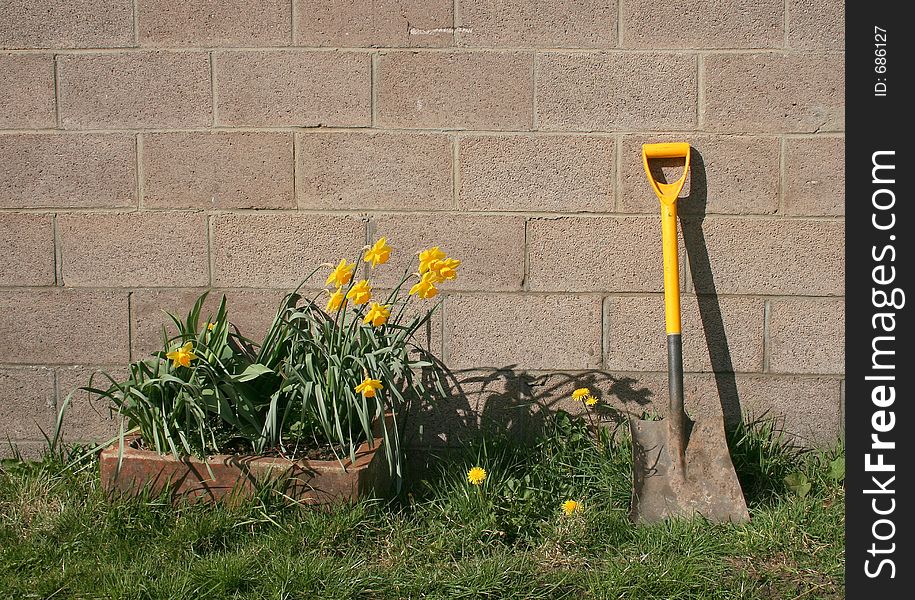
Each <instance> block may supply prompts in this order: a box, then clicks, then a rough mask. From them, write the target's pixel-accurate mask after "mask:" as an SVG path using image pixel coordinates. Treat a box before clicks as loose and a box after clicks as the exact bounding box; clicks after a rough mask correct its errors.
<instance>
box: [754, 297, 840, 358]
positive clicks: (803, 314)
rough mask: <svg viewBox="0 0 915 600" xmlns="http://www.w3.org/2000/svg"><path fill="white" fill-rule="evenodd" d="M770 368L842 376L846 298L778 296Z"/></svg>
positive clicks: (772, 316) (772, 312) (773, 308)
mask: <svg viewBox="0 0 915 600" xmlns="http://www.w3.org/2000/svg"><path fill="white" fill-rule="evenodd" d="M769 370H770V371H771V372H773V373H791V374H797V373H800V374H811V375H820V374H824V375H839V374H842V373H844V372H845V301H844V300H843V299H838V300H832V299H818V298H817V299H815V298H777V299H773V300H771V303H770V313H769Z"/></svg>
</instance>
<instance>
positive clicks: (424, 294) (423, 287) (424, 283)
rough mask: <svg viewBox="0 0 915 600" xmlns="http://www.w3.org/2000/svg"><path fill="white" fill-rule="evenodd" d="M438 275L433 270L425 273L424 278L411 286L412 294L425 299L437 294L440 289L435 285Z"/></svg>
mask: <svg viewBox="0 0 915 600" xmlns="http://www.w3.org/2000/svg"><path fill="white" fill-rule="evenodd" d="M435 282H436V275H435V273H432V272H431V271H427V272H426V273H424V274H423V276H422V278H421V279H420V280H419V282H417V283H416V284H415V285H414V286H413V287H411V288H410V294H416V295H417V296H419V297H420V298H422V299H423V300H428V299H429V298H432V297H433V296H435V295H436V294H438V289H436V287H435Z"/></svg>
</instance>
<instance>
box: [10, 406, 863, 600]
mask: <svg viewBox="0 0 915 600" xmlns="http://www.w3.org/2000/svg"><path fill="white" fill-rule="evenodd" d="M732 438H733V440H732V441H733V443H732V454H733V456H734V461H735V464H736V466H737V468H738V471H739V473H740V476H741V481H742V483H743V486H744V490H745V492H746V495H747V499H748V503H749V505H750V512H751V515H752V520H751V522H750V523H748V524H746V525H739V526H733V525H716V524H711V523H708V522H705V521H703V520H701V519H694V520H691V521H679V522H671V523H667V524H662V525H657V526H651V527H638V528H636V527H634V526H633V525H631V524H630V523H629V521H628V519H627V511H628V507H629V493H630V476H631V475H630V464H629V463H630V456H629V445H628V440H627V439H626V436H625V435H624V434H623V432H622V430H619V431H616V432H615V433H614V432H610V431H608V430H604V431H603V432H602V433H601V434H600V435H599V436H598V439H597V440H595V439H594V436H592V435H590V434H589V432H588V429H587V428H586V427H585V425H584V424H583V423H581V422H580V421H575V420H571V419H569V418H568V417H567V416H564V415H560V417H559V418H557V419H556V420H554V421H553V422H551V423H550V425H548V430H547V431H546V432H545V433H544V434H543V436H542V437H541V438H540V439H539V440H538V441H537V442H536V443H535V444H533V445H520V444H517V443H511V442H509V441H508V440H505V439H500V438H499V437H498V436H484V438H483V439H481V440H480V441H478V442H476V443H474V444H471V445H469V446H468V447H467V448H466V449H465V450H463V451H461V452H460V453H459V454H456V455H455V454H452V455H449V456H447V457H442V458H441V459H439V460H437V461H435V467H436V468H435V469H434V470H433V472H432V473H431V474H428V475H426V476H425V477H424V479H423V480H421V481H414V482H413V483H412V485H411V486H410V488H409V490H408V491H405V492H404V493H403V494H401V496H400V497H398V498H397V499H396V500H395V501H392V502H389V503H382V502H365V503H361V504H357V505H349V506H340V507H337V508H334V509H333V510H329V511H327V510H317V509H310V508H305V507H299V506H288V505H284V502H283V500H282V498H278V497H276V495H274V494H272V493H271V492H270V491H269V490H266V489H265V490H264V491H263V493H262V494H261V497H260V498H258V499H257V500H254V501H252V502H250V503H248V504H246V505H244V506H236V507H231V508H230V507H220V508H215V509H214V508H211V507H207V506H189V505H185V506H178V507H173V506H171V505H170V504H169V503H167V502H165V501H163V500H161V499H154V498H153V499H150V498H147V499H142V500H133V501H118V502H115V503H109V502H108V501H106V500H105V498H104V496H103V495H102V493H101V492H100V489H99V480H98V473H97V464H95V463H93V462H87V461H84V462H83V463H82V464H80V465H79V467H78V468H76V469H70V470H67V469H65V468H63V462H62V461H61V459H60V457H58V458H57V459H53V458H47V459H45V460H44V461H43V462H40V463H23V462H18V461H4V462H3V463H2V471H0V598H4V599H5V598H16V599H18V598H163V599H178V598H193V599H204V598H246V599H247V598H276V599H280V598H303V599H331V598H443V599H445V598H447V599H452V598H518V599H522V598H525V599H526V598H548V599H554V598H567V597H568V598H634V599H643V598H805V599H807V598H842V597H843V596H844V585H843V579H844V565H845V562H844V554H843V548H844V527H845V512H844V511H845V508H844V502H845V497H844V489H843V486H842V482H841V469H840V467H841V464H842V460H844V458H843V457H844V451H843V449H842V448H841V446H839V445H837V446H836V448H835V449H833V450H831V451H821V452H798V451H796V450H794V449H792V448H790V447H789V446H787V445H785V444H784V443H782V442H781V441H780V440H779V438H778V436H777V435H775V434H774V433H773V431H772V424H771V423H767V422H762V423H757V424H754V425H752V426H749V427H747V428H746V429H742V430H741V431H738V432H736V433H735V434H734V435H733V436H732ZM837 459H839V460H837ZM475 465H479V466H482V467H483V468H485V469H486V471H487V477H486V480H485V481H484V483H483V484H482V485H481V486H479V487H476V486H472V485H470V484H469V483H467V479H466V476H467V470H468V469H469V468H470V467H472V466H475ZM792 473H794V474H795V475H794V477H795V480H792V483H794V484H797V483H798V482H797V481H796V479H797V478H798V477H799V476H798V475H797V474H799V473H803V474H804V475H805V476H806V479H807V483H809V485H810V489H809V491H807V493H806V494H805V495H803V497H802V496H801V494H804V492H805V488H806V486H805V485H804V484H803V478H800V479H801V481H800V485H794V486H793V489H792V488H791V487H789V485H788V484H786V483H785V481H784V478H785V476H787V475H791V474H792ZM799 492H800V493H799ZM570 499H572V500H576V501H579V502H581V506H580V508H579V509H578V510H577V511H575V512H574V513H572V514H571V515H568V516H567V515H565V514H564V513H563V511H562V509H561V505H562V503H563V502H564V501H565V500H570Z"/></svg>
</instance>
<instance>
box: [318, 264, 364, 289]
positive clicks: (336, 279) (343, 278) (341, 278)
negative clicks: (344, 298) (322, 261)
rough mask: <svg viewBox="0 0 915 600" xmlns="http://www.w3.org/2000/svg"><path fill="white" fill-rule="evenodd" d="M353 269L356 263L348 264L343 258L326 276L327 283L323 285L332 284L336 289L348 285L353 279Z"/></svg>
mask: <svg viewBox="0 0 915 600" xmlns="http://www.w3.org/2000/svg"><path fill="white" fill-rule="evenodd" d="M355 268H356V263H348V262H346V259H345V258H344V259H343V260H341V261H340V264H338V265H337V266H336V267H334V270H333V271H331V272H330V275H328V276H327V281H326V282H325V283H324V285H330V284H334V285H335V286H337V287H342V286H344V285H346V284H348V283H349V282H350V281H352V279H353V269H355Z"/></svg>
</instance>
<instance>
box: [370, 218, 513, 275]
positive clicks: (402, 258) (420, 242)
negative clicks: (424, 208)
mask: <svg viewBox="0 0 915 600" xmlns="http://www.w3.org/2000/svg"><path fill="white" fill-rule="evenodd" d="M373 223H374V234H375V235H374V238H373V241H374V239H377V238H379V237H382V236H385V237H387V238H388V244H389V245H390V246H391V247H392V248H394V251H393V252H392V254H391V261H390V262H389V263H388V264H386V265H384V266H379V267H378V268H377V269H376V270H375V274H374V275H373V277H376V278H377V280H378V282H379V285H383V286H394V285H396V284H397V283H398V282H399V281H400V278H401V277H402V276H403V273H404V270H405V269H407V268H408V267H409V269H410V270H411V272H413V271H416V269H417V268H418V261H417V258H416V254H417V253H418V252H420V251H421V250H425V249H426V248H429V247H431V246H439V247H441V249H442V250H443V251H444V252H446V253H447V254H448V256H450V257H452V258H456V259H458V260H460V261H461V265H460V267H459V268H458V276H457V279H454V280H452V281H446V282H444V283H442V284H441V285H440V286H439V289H440V290H442V291H446V292H447V291H453V290H470V291H478V290H492V291H512V290H516V291H517V290H521V285H522V282H523V280H524V218H523V217H520V216H519V217H515V216H497V215H487V216H480V215H474V216H467V215H447V214H442V213H432V214H425V215H385V216H380V217H375V218H374V219H373ZM410 285H412V284H410Z"/></svg>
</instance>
